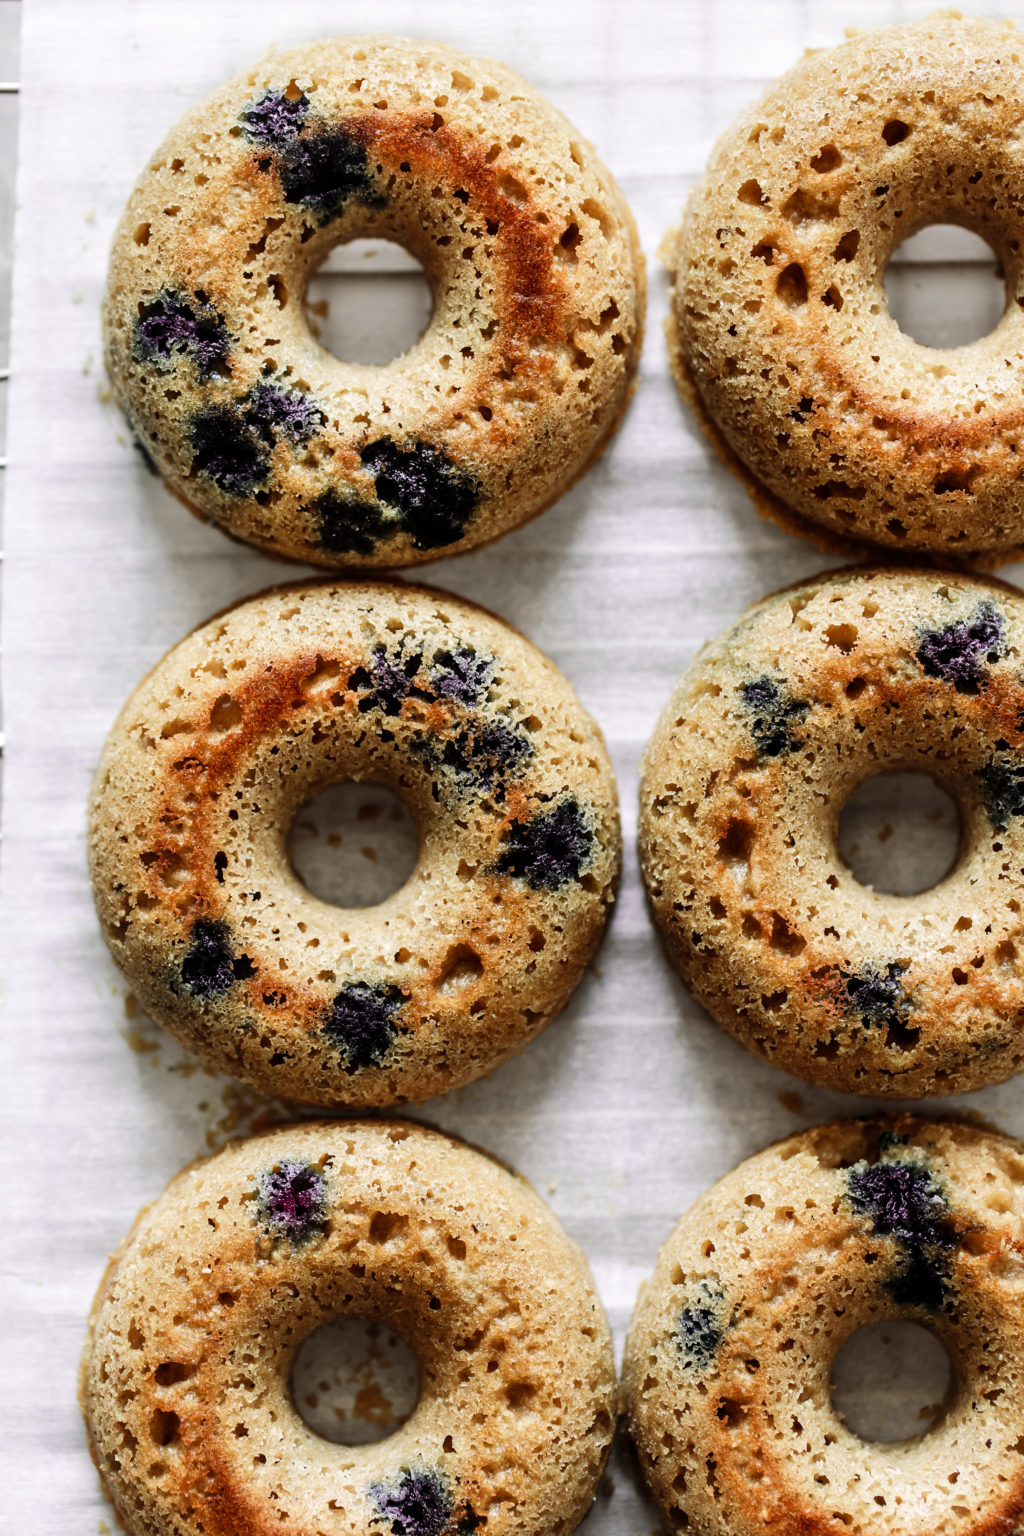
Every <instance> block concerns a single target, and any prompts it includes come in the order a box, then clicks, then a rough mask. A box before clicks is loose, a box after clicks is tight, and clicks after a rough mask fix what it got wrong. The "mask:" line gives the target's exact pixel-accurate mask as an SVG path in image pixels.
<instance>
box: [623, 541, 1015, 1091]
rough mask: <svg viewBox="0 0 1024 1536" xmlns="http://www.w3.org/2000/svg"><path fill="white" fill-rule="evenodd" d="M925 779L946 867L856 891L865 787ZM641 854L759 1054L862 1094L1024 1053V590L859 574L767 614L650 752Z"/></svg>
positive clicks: (684, 698) (693, 674) (946, 1086)
mask: <svg viewBox="0 0 1024 1536" xmlns="http://www.w3.org/2000/svg"><path fill="white" fill-rule="evenodd" d="M904 770H913V771H916V772H919V773H928V774H930V775H931V776H932V777H933V778H934V779H935V780H936V781H937V782H938V783H939V785H940V786H941V787H942V788H943V789H945V790H946V791H947V792H948V793H949V794H950V795H951V796H952V798H953V799H954V800H955V802H956V803H957V805H958V806H959V811H960V822H961V837H960V846H959V851H958V854H957V857H956V859H955V862H954V864H953V867H952V869H951V870H950V871H949V872H948V874H947V875H946V876H945V877H944V878H943V879H942V880H941V881H940V882H939V883H938V884H937V885H936V886H934V887H933V888H931V889H929V890H925V891H922V892H920V893H919V894H917V895H912V896H905V895H892V894H887V893H885V892H883V891H878V890H875V889H874V888H872V887H869V886H866V885H862V884H860V883H859V882H858V880H857V879H856V878H855V877H854V875H853V874H852V873H851V871H850V869H849V868H848V867H847V865H846V864H845V863H844V861H843V859H842V856H841V854H840V852H839V846H838V821H839V814H840V811H841V810H842V808H843V805H844V804H845V802H846V801H847V799H848V798H849V797H850V795H851V794H852V793H853V791H854V790H855V789H856V788H857V787H858V786H859V785H860V784H862V783H863V782H864V781H865V780H867V779H871V778H874V777H875V776H877V775H879V774H884V773H895V772H900V771H904ZM639 842H640V857H641V862H642V866H643V872H644V878H645V881H646V885H647V890H648V894H649V897H650V901H651V907H652V911H653V914H654V918H655V920H656V922H657V923H658V925H659V927H660V929H661V931H662V934H663V936H664V939H665V944H666V948H667V951H668V954H669V957H670V959H671V960H672V962H673V963H674V965H675V966H676V967H677V969H678V970H679V972H680V974H681V975H682V977H683V980H684V981H685V982H686V984H687V986H688V987H689V988H690V990H691V991H692V992H693V994H694V996H695V997H696V998H697V1000H698V1001H699V1002H700V1003H702V1004H703V1006H704V1007H705V1008H706V1009H707V1010H708V1012H709V1013H710V1014H711V1015H712V1017H713V1018H715V1019H716V1020H717V1021H718V1022H719V1023H720V1024H721V1025H722V1026H723V1027H724V1028H725V1029H727V1030H729V1031H730V1033H732V1034H733V1035H735V1036H736V1038H737V1039H738V1040H740V1041H741V1042H742V1044H744V1045H745V1046H746V1047H747V1048H748V1049H750V1050H752V1051H754V1052H756V1054H757V1055H759V1056H761V1057H763V1058H764V1059H765V1060H766V1061H769V1062H771V1063H772V1064H773V1065H775V1066H777V1067H781V1068H783V1069H784V1070H785V1071H788V1072H793V1073H795V1074H796V1075H797V1076H798V1077H802V1078H805V1079H806V1080H808V1081H810V1082H814V1083H821V1084H824V1085H826V1086H828V1087H831V1088H838V1089H844V1090H846V1091H848V1092H853V1093H871V1094H881V1095H884V1096H889V1097H891V1096H916V1095H920V1094H945V1093H960V1092H964V1091H966V1090H967V1089H971V1088H979V1087H982V1086H984V1085H985V1084H988V1083H997V1082H1002V1081H1003V1080H1004V1079H1005V1078H1007V1077H1009V1076H1010V1075H1011V1074H1012V1073H1014V1072H1018V1071H1020V1070H1021V1067H1022V1066H1024V1041H1022V1036H1021V1025H1022V1022H1024V915H1022V914H1024V594H1022V593H1020V592H1019V591H1018V590H1017V589H1015V588H1013V587H1010V586H1008V585H1006V584H1005V583H1002V582H997V581H991V580H988V581H986V580H981V579H979V578H974V577H970V576H954V575H950V574H948V573H943V572H937V571H921V570H917V571H913V570H872V569H869V568H853V569H851V570H848V571H840V572H836V573H833V574H831V575H825V576H820V577H816V578H814V579H813V580H811V581H808V582H805V583H802V584H800V585H798V586H794V587H792V588H789V589H787V590H785V591H783V592H779V593H776V594H775V595H773V596H771V597H768V598H766V599H764V601H763V602H761V603H758V604H756V605H755V606H754V607H753V608H751V609H750V610H749V611H748V612H747V613H746V614H744V615H743V617H742V618H741V619H740V620H739V621H738V623H736V624H735V625H734V626H733V627H732V628H731V629H729V630H727V631H726V632H725V633H724V634H722V635H720V636H719V637H718V639H716V640H714V641H712V642H711V643H709V644H708V645H706V646H705V647H704V648H703V649H702V650H701V652H700V653H699V655H698V656H697V658H696V660H695V661H694V662H693V664H692V666H691V667H690V668H689V669H688V670H687V671H686V672H685V673H684V674H683V676H682V677H681V678H680V679H679V681H678V683H677V684H676V687H675V689H674V690H673V693H672V695H671V697H670V699H669V701H668V703H667V705H666V706H665V709H664V711H663V712H662V715H661V718H660V720H659V721H658V724H657V725H656V727H655V730H654V732H653V734H652V736H651V739H650V741H649V743H648V745H647V749H646V753H645V756H644V761H643V767H642V774H641V788H640V833H639Z"/></svg>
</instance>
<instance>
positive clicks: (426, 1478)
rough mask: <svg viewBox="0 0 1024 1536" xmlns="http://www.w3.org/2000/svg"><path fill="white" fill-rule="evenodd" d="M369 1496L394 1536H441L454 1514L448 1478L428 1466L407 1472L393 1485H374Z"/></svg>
mask: <svg viewBox="0 0 1024 1536" xmlns="http://www.w3.org/2000/svg"><path fill="white" fill-rule="evenodd" d="M370 1497H371V1499H372V1500H373V1502H374V1504H375V1505H376V1507H377V1512H378V1514H379V1515H380V1517H381V1519H382V1520H384V1521H386V1522H387V1524H388V1525H389V1526H390V1527H391V1530H392V1531H393V1532H394V1533H395V1536H440V1533H441V1532H442V1531H443V1530H444V1528H445V1526H446V1525H447V1524H448V1520H449V1517H450V1515H451V1511H452V1497H451V1492H450V1490H449V1488H448V1485H447V1483H446V1481H445V1479H444V1478H443V1477H442V1476H441V1474H440V1473H439V1472H434V1471H432V1470H431V1469H429V1468H426V1467H425V1468H417V1469H415V1470H414V1469H409V1470H408V1471H404V1472H402V1473H401V1474H400V1476H399V1477H398V1478H397V1479H396V1480H395V1481H394V1482H392V1483H371V1484H370Z"/></svg>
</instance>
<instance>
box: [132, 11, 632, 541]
mask: <svg viewBox="0 0 1024 1536" xmlns="http://www.w3.org/2000/svg"><path fill="white" fill-rule="evenodd" d="M364 236H377V237H378V238H381V237H383V238H387V239H391V240H395V241H397V242H398V243H399V244H401V245H403V246H406V247H407V248H408V249H409V250H410V251H411V252H412V253H413V255H415V256H416V257H417V258H418V259H419V260H420V261H421V262H422V264H423V267H424V270H425V272H426V276H427V279H428V281H429V283H430V285H431V288H432V290H433V296H434V315H433V319H432V321H431V323H430V325H429V326H428V328H427V330H426V332H425V334H424V335H423V337H422V338H421V339H420V341H419V342H418V343H417V345H416V346H415V347H413V348H412V349H411V350H410V351H409V352H407V353H405V354H404V355H403V356H401V357H398V358H396V359H395V360H394V361H393V362H391V363H389V364H388V365H387V366H385V367H373V366H366V365H359V364H355V363H346V362H340V361H339V360H338V359H336V358H334V357H332V356H331V355H330V354H329V353H328V352H326V351H325V350H324V349H323V348H322V347H321V346H319V345H318V343H317V341H316V340H315V338H314V336H313V334H312V332H311V330H310V328H309V325H308V323H307V320H306V316H305V311H304V307H303V299H304V295H305V291H306V285H307V283H308V281H309V278H310V276H311V275H312V274H313V273H314V272H315V271H316V269H317V268H318V267H319V266H320V264H321V263H322V262H323V260H324V259H325V257H326V256H327V254H328V252H329V251H330V250H331V249H332V248H333V247H334V246H336V245H340V244H342V243H344V242H347V241H350V240H354V239H356V238H359V237H364ZM643 309H644V275H643V257H642V255H641V252H640V248H639V245H638V242H637V235H636V230H635V227H634V224H633V219H632V216H631V214H630V212H629V209H628V208H627V206H626V204H625V202H624V201H623V198H622V196H621V194H620V192H619V190H618V188H617V187H616V185H615V183H614V181H613V180H612V178H611V176H610V175H609V173H608V171H607V170H606V169H605V168H604V166H603V165H602V164H601V162H600V160H599V159H598V158H597V156H596V154H595V153H594V151H593V149H592V148H591V146H590V145H589V144H587V143H586V141H585V140H583V139H581V138H580V136H579V135H578V134H577V133H576V131H575V130H574V129H573V128H572V126H571V124H569V123H568V122H567V121H566V119H565V118H564V117H562V115H561V114H560V113H559V112H556V111H555V109H554V108H553V107H552V106H550V105H549V103H548V102H546V101H545V100H544V99H543V98H542V97H540V96H538V95H537V93H536V92H535V91H533V90H532V89H531V88H530V87H529V86H528V85H527V84H526V83H525V81H523V80H521V79H520V78H519V76H518V75H516V74H513V73H512V71H511V70H508V69H506V68H504V66H502V65H500V64H493V63H491V62H489V61H486V60H481V59H468V58H465V57H464V56H463V55H462V54H460V53H456V52H455V51H454V50H453V49H451V48H446V47H442V46H441V45H439V44H437V43H428V42H421V41H409V40H403V39H401V38H387V37H355V38H344V37H343V38H336V39H334V40H332V41H325V42H320V43H315V44H308V45H306V46H304V47H302V48H296V49H293V50H291V51H289V52H285V53H280V54H271V55H269V56H268V57H267V58H266V59H265V60H264V61H263V62H262V63H261V64H258V65H257V66H256V67H255V68H253V69H250V70H247V71H246V72H245V73H244V74H242V75H239V76H238V77H237V78H236V79H234V80H232V81H230V82H229V83H228V84H227V85H225V86H223V87H222V88H221V89H220V90H219V91H217V92H215V93H214V95H212V96H210V97H209V98H208V99H207V100H206V101H204V102H202V103H201V104H200V105H199V106H197V107H194V108H193V109H192V110H191V111H190V112H188V113H187V114H186V116H185V117H184V118H183V119H182V121H181V123H180V124H179V125H178V127H177V128H175V129H174V131H173V132H172V133H171V135H170V136H169V138H167V139H166V140H165V142H164V143H163V145H162V146H161V147H160V149H159V150H158V151H157V152H156V154H155V156H154V157H153V160H152V161H151V163H150V164H149V166H148V167H147V168H146V170H145V171H144V172H143V174H142V176H141V177H140V179H139V181H138V183H137V185H136V187H135V190H134V191H133V193H132V195H131V198H130V199H129V202H128V207H127V208H126V210H125V213H124V216H123V218H122V220H121V223H120V225H119V226H118V230H117V233H116V235H115V237H114V248H113V254H112V257H111V264H110V276H109V283H108V288H107V298H106V306H105V311H104V326H105V336H106V357H107V367H108V370H109V373H110V378H111V381H112V383H113V387H114V392H115V394H116V396H117V398H118V399H119V401H120V402H121V405H122V406H123V408H124V410H125V413H126V414H127V417H128V420H129V423H130V425H131V427H132V429H133V431H134V433H135V434H136V436H137V439H138V441H139V444H140V446H141V447H142V448H143V450H144V451H145V453H146V454H147V455H148V457H149V458H150V459H151V460H152V462H153V464H154V465H155V467H156V468H157V469H158V470H159V472H160V474H161V475H162V476H163V477H164V479H165V480H166V482H167V485H168V486H169V488H170V489H171V490H172V491H173V492H174V493H175V495H177V496H178V497H180V498H181V500H183V501H184V502H185V503H186V505H187V506H188V507H189V508H190V509H191V510H192V511H194V512H196V513H198V514H199V515H200V516H201V517H203V518H207V519H211V520H213V521H214V522H216V523H219V524H220V525H221V526H222V527H223V528H224V529H226V530H227V532H229V533H231V534H235V535H237V536H238V537H239V538H242V539H246V540H248V541H249V542H250V543H252V544H257V545H259V546H260V547H261V548H263V549H267V550H273V551H275V552H276V553H277V554H280V555H287V556H290V557H292V558H293V559H297V560H305V561H310V562H312V563H313V564H318V565H328V566H338V565H346V564H359V565H369V566H373V565H377V566H380V565H390V566H394V565H414V564H418V563H419V562H421V561H423V560H429V559H432V558H434V557H436V556H437V555H438V554H439V553H440V552H441V551H443V552H444V553H445V554H450V553H453V552H454V551H456V550H464V549H471V548H473V547H474V546H475V545H477V544H481V543H485V542H486V541H488V540H490V539H494V538H497V537H498V535H499V534H502V533H504V532H506V531H507V530H508V529H509V528H514V527H516V526H517V525H518V524H520V523H523V522H525V521H526V520H527V519H528V518H530V517H533V516H534V515H535V514H536V513H538V512H541V511H543V510H544V508H545V507H548V506H550V504H551V503H552V502H553V501H555V500H556V499H557V498H558V497H559V496H561V495H562V493H563V492H564V491H565V490H567V489H568V487H569V486H570V485H571V484H572V483H573V481H574V480H575V479H577V477H578V476H579V475H581V474H582V473H583V471H584V470H585V469H586V468H587V467H588V466H589V464H590V463H591V462H592V461H593V460H594V459H595V458H596V457H597V455H598V454H599V453H600V451H601V449H602V447H603V446H604V444H605V442H606V441H607V440H608V438H609V436H610V435H611V433H612V432H613V430H614V428H615V426H616V423H617V422H618V419H619V416H620V415H621V413H622V411H623V409H624V407H625V404H626V400H627V397H628V395H629V392H630V387H631V380H632V377H633V374H634V372H635V369H636V364H637V360H638V357H639V352H640V342H641V332H642V327H643Z"/></svg>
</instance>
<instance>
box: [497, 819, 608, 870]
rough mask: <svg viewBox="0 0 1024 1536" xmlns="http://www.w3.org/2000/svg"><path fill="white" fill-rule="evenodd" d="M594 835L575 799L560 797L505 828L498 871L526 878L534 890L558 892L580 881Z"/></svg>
mask: <svg viewBox="0 0 1024 1536" xmlns="http://www.w3.org/2000/svg"><path fill="white" fill-rule="evenodd" d="M593 841H594V835H593V833H592V831H591V830H590V827H589V826H588V825H587V823H586V820H585V818H584V815H583V812H582V810H581V809H580V806H579V804H578V802H577V801H576V800H575V799H572V798H570V799H566V800H563V801H562V803H561V804H560V805H556V806H555V807H554V808H553V809H552V810H549V811H538V812H537V814H536V815H535V816H533V817H532V818H531V819H530V820H529V821H525V822H519V821H515V822H513V823H512V825H511V826H510V827H509V829H508V833H507V836H506V838H505V846H504V847H503V848H502V851H501V855H500V857H499V859H498V864H497V868H498V872H499V873H500V874H505V875H515V876H516V878H517V879H520V880H525V881H526V884H527V885H529V886H531V887H532V889H533V890H535V891H540V890H550V891H557V890H559V889H560V888H561V887H562V886H563V885H568V884H569V882H570V881H572V880H579V878H580V875H581V874H582V872H583V868H584V866H585V865H586V864H587V863H588V861H589V859H590V853H591V848H592V846H593Z"/></svg>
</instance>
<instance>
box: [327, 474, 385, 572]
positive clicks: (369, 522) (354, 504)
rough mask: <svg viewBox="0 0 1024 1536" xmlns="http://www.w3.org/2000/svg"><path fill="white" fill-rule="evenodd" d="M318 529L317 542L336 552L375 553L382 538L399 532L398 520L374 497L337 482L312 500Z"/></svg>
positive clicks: (346, 553) (341, 553)
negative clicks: (362, 495)
mask: <svg viewBox="0 0 1024 1536" xmlns="http://www.w3.org/2000/svg"><path fill="white" fill-rule="evenodd" d="M309 512H310V515H311V516H312V518H313V520H314V522H315V524H316V530H317V540H316V542H317V543H318V544H319V545H320V546H321V547H322V548H323V549H329V550H330V551H331V553H332V554H335V555H372V554H373V552H374V550H375V549H376V547H377V545H378V543H379V542H380V540H381V539H385V538H387V537H388V536H389V534H392V533H395V532H396V531H397V528H398V524H397V522H390V523H389V522H388V520H387V518H386V517H385V516H384V513H383V511H382V510H381V508H380V507H379V506H378V505H377V503H376V502H374V501H360V500H359V498H358V497H356V496H346V495H343V494H342V493H341V492H339V491H336V490H335V489H334V488H333V486H332V487H330V488H328V489H327V490H326V491H324V492H323V494H322V495H320V496H318V497H317V498H316V500H315V501H313V502H312V503H311V504H310V507H309Z"/></svg>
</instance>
